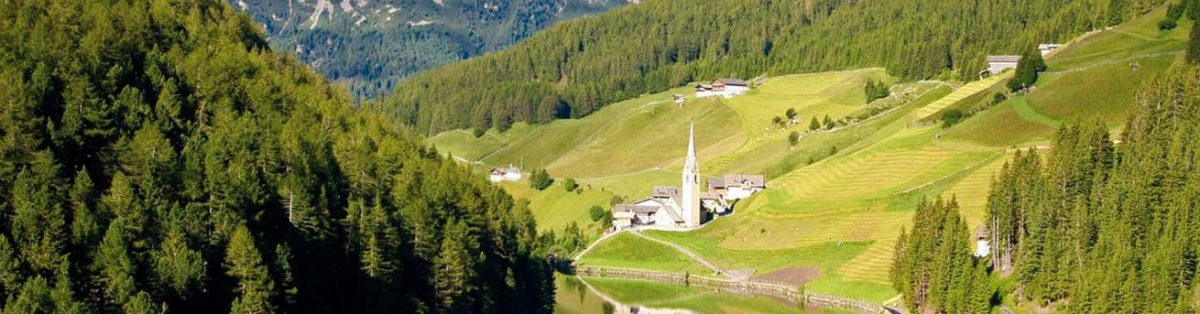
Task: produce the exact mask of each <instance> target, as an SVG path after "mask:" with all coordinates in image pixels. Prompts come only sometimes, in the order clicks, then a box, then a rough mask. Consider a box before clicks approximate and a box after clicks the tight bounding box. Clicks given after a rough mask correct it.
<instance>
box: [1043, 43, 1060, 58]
mask: <svg viewBox="0 0 1200 314" xmlns="http://www.w3.org/2000/svg"><path fill="white" fill-rule="evenodd" d="M1058 48H1062V45H1060V44H1040V45H1038V51H1040V52H1041V53H1042V56H1043V57H1045V56H1046V55H1048V54H1050V52H1052V51H1054V50H1056V49H1058Z"/></svg>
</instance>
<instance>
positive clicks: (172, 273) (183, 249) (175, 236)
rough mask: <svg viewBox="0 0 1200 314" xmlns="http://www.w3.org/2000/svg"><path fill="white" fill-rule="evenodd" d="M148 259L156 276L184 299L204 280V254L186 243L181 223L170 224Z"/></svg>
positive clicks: (163, 284) (162, 283)
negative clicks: (150, 260)
mask: <svg viewBox="0 0 1200 314" xmlns="http://www.w3.org/2000/svg"><path fill="white" fill-rule="evenodd" d="M152 259H153V269H154V274H155V275H156V277H157V280H158V281H159V282H160V283H161V285H162V286H164V287H166V288H168V289H170V291H171V293H173V294H175V295H177V296H180V297H182V298H185V299H186V298H187V297H188V296H190V295H191V294H192V293H194V292H196V290H198V288H199V287H200V286H201V285H202V284H203V283H204V279H205V265H204V256H202V255H201V254H200V252H198V251H196V250H193V249H192V248H191V247H190V246H189V245H188V243H187V238H186V235H184V234H183V230H182V229H181V227H178V226H172V227H170V229H169V230H168V231H167V235H166V238H165V239H163V241H162V244H161V248H160V249H159V250H158V251H157V252H154V253H153V254H152Z"/></svg>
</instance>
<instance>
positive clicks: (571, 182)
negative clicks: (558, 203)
mask: <svg viewBox="0 0 1200 314" xmlns="http://www.w3.org/2000/svg"><path fill="white" fill-rule="evenodd" d="M563 187H565V188H567V192H575V190H576V189H578V188H579V183H576V182H575V179H571V178H567V179H566V180H563Z"/></svg>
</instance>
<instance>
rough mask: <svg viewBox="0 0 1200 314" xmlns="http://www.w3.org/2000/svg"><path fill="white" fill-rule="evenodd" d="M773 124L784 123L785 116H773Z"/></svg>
mask: <svg viewBox="0 0 1200 314" xmlns="http://www.w3.org/2000/svg"><path fill="white" fill-rule="evenodd" d="M771 125H783V117H780V116H774V117H771Z"/></svg>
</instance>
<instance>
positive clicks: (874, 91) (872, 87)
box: [864, 79, 892, 103]
mask: <svg viewBox="0 0 1200 314" xmlns="http://www.w3.org/2000/svg"><path fill="white" fill-rule="evenodd" d="M864 89H865V94H866V96H867V103H870V102H872V101H875V100H876V99H880V98H884V97H887V96H889V95H891V94H892V90H891V88H889V87H888V86H887V84H885V83H884V82H882V81H876V80H874V79H868V80H867V86H866V87H865V88H864Z"/></svg>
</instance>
